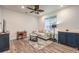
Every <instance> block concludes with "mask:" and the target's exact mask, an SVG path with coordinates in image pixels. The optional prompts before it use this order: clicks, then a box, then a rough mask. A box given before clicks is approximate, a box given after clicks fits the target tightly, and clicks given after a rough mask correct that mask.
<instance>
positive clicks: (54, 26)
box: [52, 25, 57, 42]
mask: <svg viewBox="0 0 79 59" xmlns="http://www.w3.org/2000/svg"><path fill="white" fill-rule="evenodd" d="M56 27H57V26H56V25H52V28H53V29H54V33H53V41H54V42H56V41H57V40H56V38H55V28H56Z"/></svg>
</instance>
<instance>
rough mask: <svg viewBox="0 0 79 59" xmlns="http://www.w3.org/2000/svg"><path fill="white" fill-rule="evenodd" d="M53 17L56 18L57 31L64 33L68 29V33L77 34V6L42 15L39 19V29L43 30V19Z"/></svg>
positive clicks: (78, 29) (78, 17)
mask: <svg viewBox="0 0 79 59" xmlns="http://www.w3.org/2000/svg"><path fill="white" fill-rule="evenodd" d="M55 15H56V16H57V31H66V29H68V30H69V32H75V33H79V6H71V7H68V8H64V9H62V10H59V11H57V12H54V13H50V14H46V15H43V16H42V17H40V18H39V28H40V29H43V30H44V19H45V18H46V17H49V16H55ZM57 37H58V36H57Z"/></svg>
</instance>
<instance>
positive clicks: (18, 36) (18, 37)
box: [17, 31, 27, 40]
mask: <svg viewBox="0 0 79 59" xmlns="http://www.w3.org/2000/svg"><path fill="white" fill-rule="evenodd" d="M26 37H27V32H26V31H22V32H17V40H18V39H24V38H26Z"/></svg>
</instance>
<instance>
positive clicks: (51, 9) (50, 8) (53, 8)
mask: <svg viewBox="0 0 79 59" xmlns="http://www.w3.org/2000/svg"><path fill="white" fill-rule="evenodd" d="M24 6H25V7H33V5H24ZM1 7H3V8H7V9H9V10H13V11H16V12H21V13H25V12H26V14H30V13H29V12H30V11H31V10H29V9H27V8H24V9H22V8H21V5H3V6H1ZM39 8H40V9H43V10H44V12H42V13H40V14H39V15H44V14H47V13H50V12H54V11H56V10H58V9H60V8H61V7H60V6H59V5H40V7H39ZM32 14H33V15H36V14H34V13H32Z"/></svg>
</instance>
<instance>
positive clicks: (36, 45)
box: [29, 39, 52, 50]
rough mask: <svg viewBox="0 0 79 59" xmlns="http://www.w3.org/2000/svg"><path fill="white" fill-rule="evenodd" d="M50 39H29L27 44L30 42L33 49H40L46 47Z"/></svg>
mask: <svg viewBox="0 0 79 59" xmlns="http://www.w3.org/2000/svg"><path fill="white" fill-rule="evenodd" d="M51 43H52V41H50V40H48V41H44V40H42V39H38V42H33V41H29V44H31V45H32V46H33V47H34V48H35V49H38V50H39V49H42V48H44V47H46V46H47V45H49V44H51Z"/></svg>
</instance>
